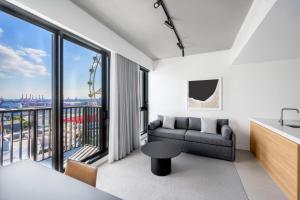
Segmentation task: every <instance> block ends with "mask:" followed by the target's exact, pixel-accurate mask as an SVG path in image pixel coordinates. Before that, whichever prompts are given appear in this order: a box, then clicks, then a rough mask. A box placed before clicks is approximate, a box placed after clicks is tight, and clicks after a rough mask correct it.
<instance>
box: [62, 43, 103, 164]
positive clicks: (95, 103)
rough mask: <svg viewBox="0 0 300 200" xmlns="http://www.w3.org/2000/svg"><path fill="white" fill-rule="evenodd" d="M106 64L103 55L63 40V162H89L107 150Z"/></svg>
mask: <svg viewBox="0 0 300 200" xmlns="http://www.w3.org/2000/svg"><path fill="white" fill-rule="evenodd" d="M106 61H107V56H106V54H105V53H104V52H101V51H99V50H97V49H94V48H92V47H90V46H87V45H85V44H82V43H80V42H78V41H76V40H73V39H70V38H69V39H64V40H63V74H64V76H63V91H64V107H63V146H64V160H66V159H67V158H71V159H74V160H78V161H84V162H90V161H92V160H93V159H94V158H95V157H97V156H99V155H100V154H101V153H103V152H105V151H107V144H106V139H105V138H106V130H105V129H106V117H105V113H106V110H107V104H106V102H107V99H106V98H107V96H106V95H105V94H106V93H107V90H106V89H107V88H106V80H107V73H106V72H107V65H106V63H107V62H106Z"/></svg>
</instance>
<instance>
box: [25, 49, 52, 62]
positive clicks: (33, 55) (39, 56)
mask: <svg viewBox="0 0 300 200" xmlns="http://www.w3.org/2000/svg"><path fill="white" fill-rule="evenodd" d="M20 52H23V55H25V56H28V57H29V58H30V59H32V60H33V61H35V62H36V63H40V64H41V63H43V58H44V57H46V56H47V53H46V52H45V51H43V50H40V49H32V48H22V49H21V51H20Z"/></svg>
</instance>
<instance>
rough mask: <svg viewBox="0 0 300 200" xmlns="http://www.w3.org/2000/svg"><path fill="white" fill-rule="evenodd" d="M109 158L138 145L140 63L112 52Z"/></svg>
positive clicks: (122, 154)
mask: <svg viewBox="0 0 300 200" xmlns="http://www.w3.org/2000/svg"><path fill="white" fill-rule="evenodd" d="M111 60H112V63H111V83H110V88H111V90H110V91H111V94H110V98H111V100H110V125H109V129H110V131H109V132H110V134H109V156H108V158H109V162H113V161H115V160H119V159H122V158H124V157H125V156H126V155H128V154H130V152H132V151H133V150H134V149H137V148H139V145H140V135H139V124H140V123H139V66H138V65H137V64H136V63H134V62H132V61H130V60H128V59H127V58H124V57H123V56H121V55H118V54H114V55H112V59H111Z"/></svg>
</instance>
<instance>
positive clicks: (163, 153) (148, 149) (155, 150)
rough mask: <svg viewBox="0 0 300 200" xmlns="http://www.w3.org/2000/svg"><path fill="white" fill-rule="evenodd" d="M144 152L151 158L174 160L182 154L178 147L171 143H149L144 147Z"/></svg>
mask: <svg viewBox="0 0 300 200" xmlns="http://www.w3.org/2000/svg"><path fill="white" fill-rule="evenodd" d="M142 152H143V153H144V154H146V155H147V156H150V157H151V158H157V159H167V158H174V157H176V156H178V155H179V154H180V153H181V149H180V147H179V146H178V145H176V144H173V143H170V142H162V141H157V142H149V143H147V144H145V145H144V146H142Z"/></svg>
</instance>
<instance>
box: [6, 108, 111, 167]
mask: <svg viewBox="0 0 300 200" xmlns="http://www.w3.org/2000/svg"><path fill="white" fill-rule="evenodd" d="M63 116H64V117H63V147H64V158H65V159H67V158H68V157H70V156H72V155H73V154H74V153H76V152H77V151H78V150H80V149H81V147H83V146H92V147H94V151H93V152H85V153H84V154H83V155H81V156H80V160H87V159H89V158H91V157H93V155H94V154H96V153H98V152H100V151H102V150H103V149H105V148H106V147H104V146H103V145H102V144H103V141H102V138H103V137H102V134H104V133H103V131H102V130H101V123H100V122H101V107H98V106H72V107H64V109H63ZM51 121H52V110H51V108H49V107H43V108H33V109H13V110H1V111H0V165H1V166H3V165H8V164H10V163H13V162H15V161H18V160H22V159H32V160H34V161H42V162H46V163H47V162H48V164H49V162H51V159H50V158H51V156H52V152H53V145H52V137H53V131H52V129H51V124H52V122H51ZM95 148H96V150H97V151H95Z"/></svg>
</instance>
